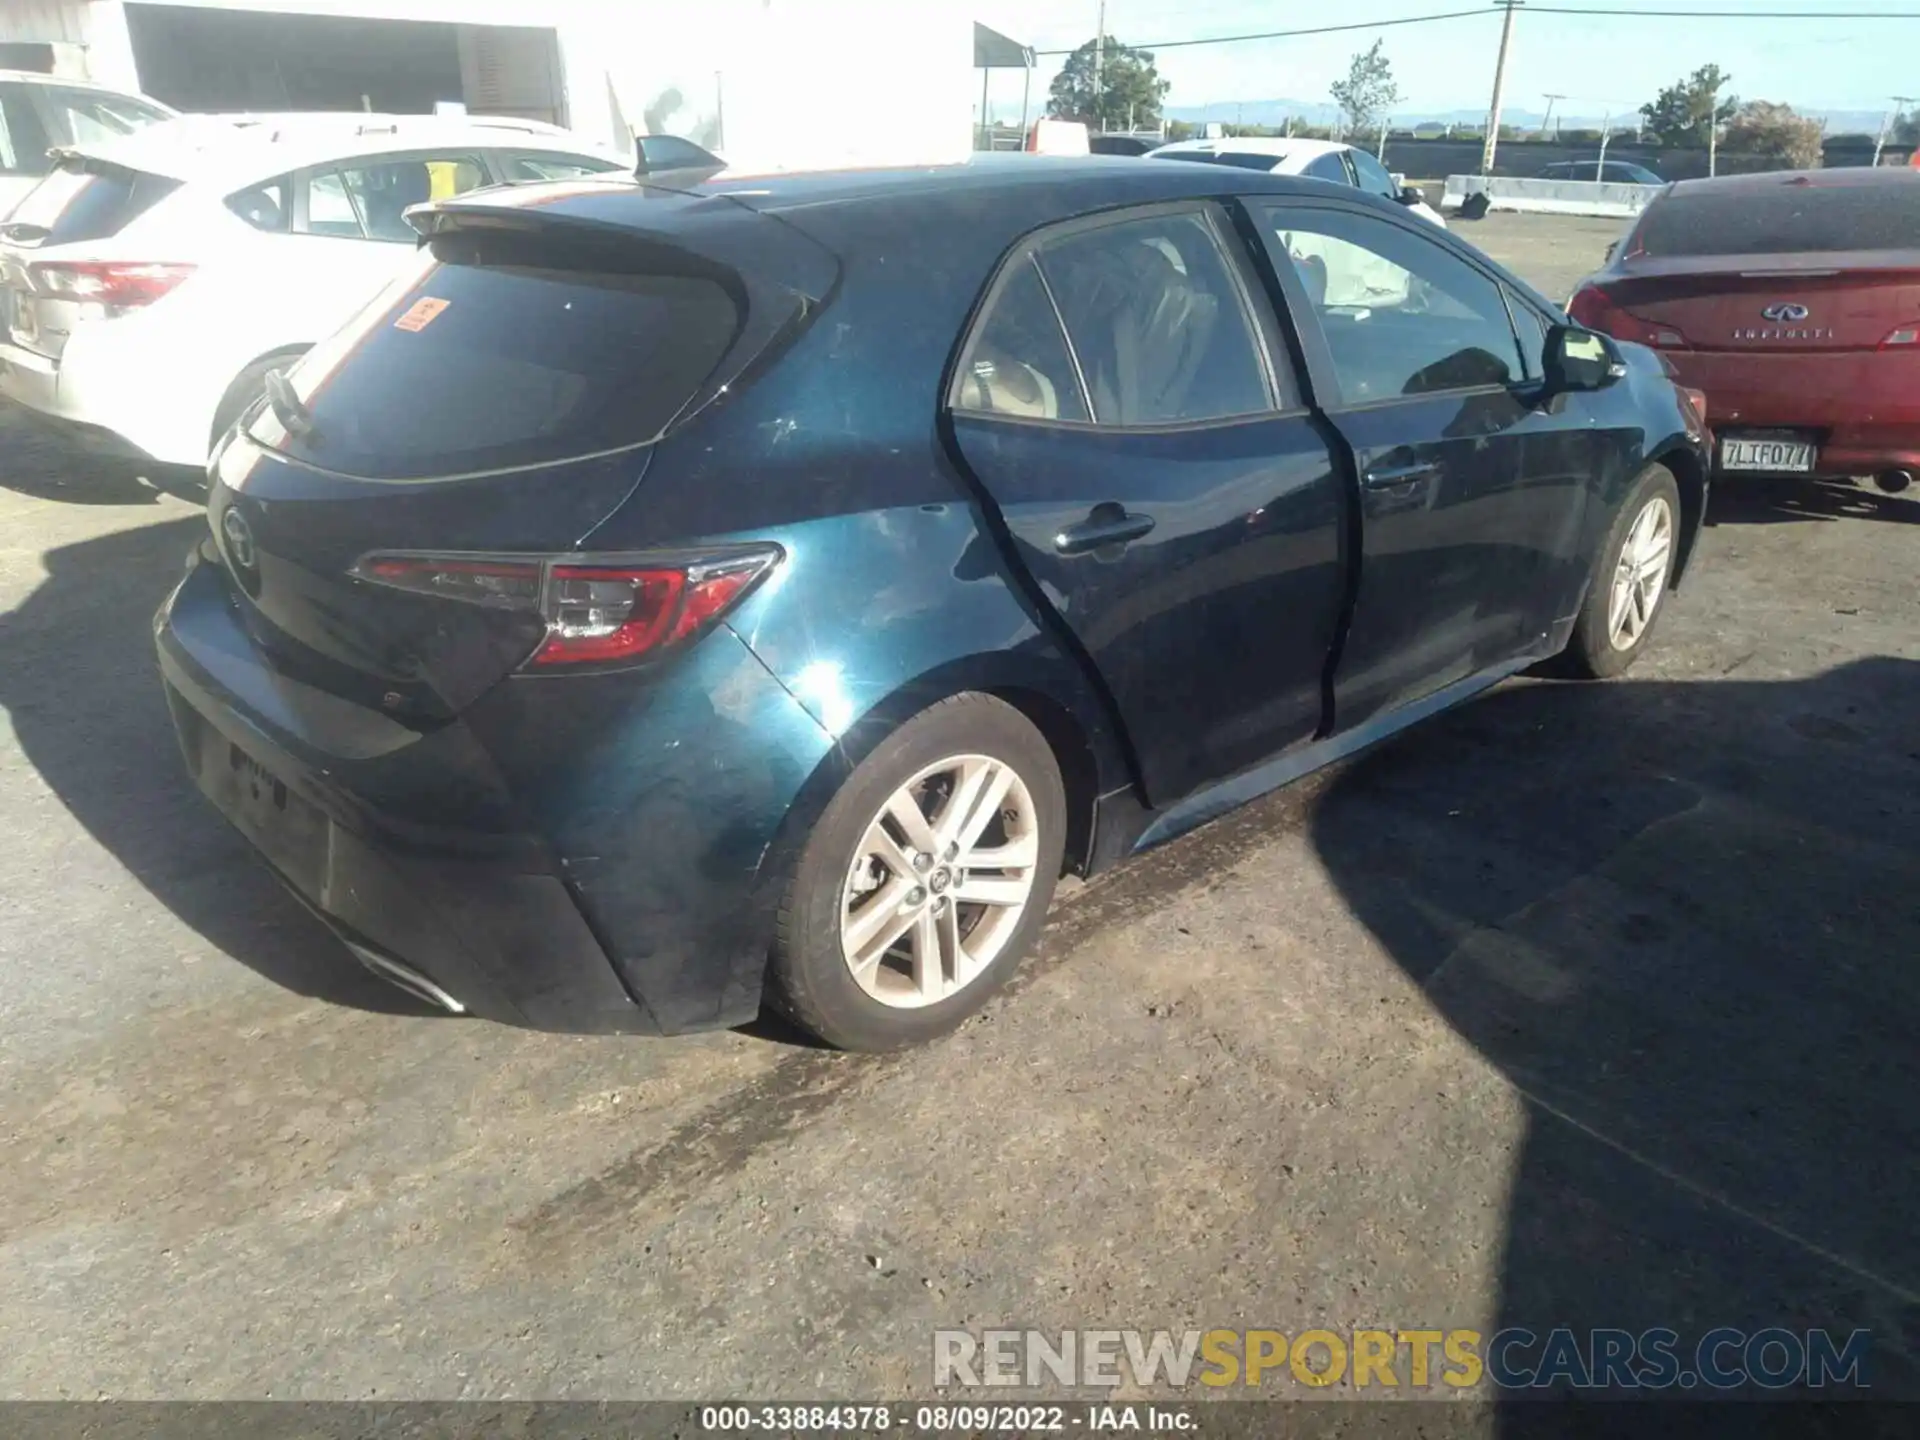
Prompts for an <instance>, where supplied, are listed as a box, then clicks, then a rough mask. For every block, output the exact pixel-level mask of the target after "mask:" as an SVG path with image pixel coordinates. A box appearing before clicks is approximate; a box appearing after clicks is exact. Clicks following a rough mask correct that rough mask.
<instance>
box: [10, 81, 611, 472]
mask: <svg viewBox="0 0 1920 1440" xmlns="http://www.w3.org/2000/svg"><path fill="white" fill-rule="evenodd" d="M55 157H56V164H55V166H54V169H53V170H52V171H51V173H49V174H48V175H47V177H46V178H45V179H44V180H42V181H41V182H40V185H39V186H38V188H36V189H35V190H34V191H32V192H31V193H30V194H29V195H28V196H27V197H26V198H25V199H23V200H22V201H21V202H20V204H19V205H18V207H17V208H16V209H15V210H14V211H13V213H12V215H11V216H10V217H8V219H7V221H6V222H5V223H4V224H0V396H5V397H6V398H8V399H10V400H13V401H16V402H18V403H20V404H21V405H24V406H26V407H27V408H29V409H30V410H33V411H38V412H39V413H40V415H41V416H42V417H44V418H45V419H47V420H49V421H51V422H53V424H54V425H55V426H56V427H57V428H58V429H60V430H61V431H63V432H64V433H65V434H67V435H68V436H69V437H70V438H72V439H74V440H77V441H80V442H82V443H84V444H86V445H87V446H88V447H89V448H93V449H100V450H105V451H108V452H109V453H121V454H125V455H128V456H129V457H130V458H135V459H144V460H148V461H157V462H160V463H161V464H164V465H178V466H188V467H192V468H194V469H203V468H204V467H205V466H206V463H207V459H208V456H209V453H210V451H211V450H212V448H213V446H214V443H215V442H216V441H217V440H218V439H219V437H220V436H221V435H223V434H224V433H225V432H226V430H227V428H228V427H229V426H230V425H231V424H232V422H233V421H234V420H235V419H237V418H238V417H239V415H240V413H241V412H242V411H244V410H245V409H246V407H247V406H248V405H249V404H250V403H251V402H252V401H253V400H254V399H255V398H256V397H257V396H258V395H259V394H260V393H261V391H262V389H263V387H264V385H265V383H266V377H267V375H268V374H269V373H270V372H271V371H273V370H276V369H280V368H283V367H285V366H287V365H289V364H291V363H292V361H293V360H294V359H295V358H297V357H298V356H299V355H300V354H302V353H303V352H304V351H306V350H308V349H309V348H311V347H312V346H313V345H315V344H316V343H318V342H319V341H321V340H324V339H325V338H326V337H327V336H329V335H331V334H332V333H333V332H334V331H335V330H337V329H339V328H340V327H341V326H342V325H343V324H345V323H346V321H347V320H349V319H351V318H352V317H353V315H354V314H355V313H357V312H358V311H359V309H360V308H361V307H362V306H363V305H365V304H366V303H367V302H368V301H369V300H371V299H372V298H373V297H374V296H375V295H376V294H378V293H379V292H380V290H382V289H383V288H384V287H385V286H386V284H387V283H388V282H389V281H390V280H391V279H392V278H393V277H394V275H395V274H396V273H397V272H398V271H400V270H402V269H404V268H405V267H406V265H407V263H408V261H409V259H410V258H411V256H412V254H413V252H414V250H415V248H416V246H417V244H418V239H419V237H418V236H417V235H415V233H414V232H413V230H412V229H411V228H410V227H409V226H408V225H407V223H406V220H405V218H404V214H405V211H406V210H407V208H408V207H409V206H411V205H414V204H418V203H421V202H423V201H427V200H433V199H442V198H445V197H447V196H450V195H458V194H462V193H464V192H466V191H469V190H474V189H478V188H480V187H482V186H487V185H497V184H516V183H533V182H538V181H546V180H571V179H584V178H590V177H597V176H601V175H622V174H627V173H631V170H632V167H633V162H632V160H630V159H625V158H622V157H621V156H619V155H617V154H616V153H615V152H614V151H613V150H612V149H611V148H608V147H602V146H599V145H596V144H595V143H594V142H592V141H589V140H585V139H583V138H581V137H579V136H576V135H573V134H570V133H569V132H567V131H564V130H561V129H559V128H557V127H555V126H551V125H543V124H540V123H538V122H535V121H522V120H506V119H502V120H491V119H480V118H473V117H434V116H376V115H298V116H297V115H273V116H257V117H238V118H236V117H223V118H216V117H206V116H201V117H185V118H181V119H176V120H167V121H163V122H161V123H159V124H157V125H152V126H149V127H148V128H146V129H144V130H141V131H139V132H138V133H136V134H133V135H129V136H126V137H124V138H121V139H115V140H110V141H104V142H101V143H98V144H80V145H73V146H68V147H65V148H61V149H57V150H56V151H55Z"/></svg>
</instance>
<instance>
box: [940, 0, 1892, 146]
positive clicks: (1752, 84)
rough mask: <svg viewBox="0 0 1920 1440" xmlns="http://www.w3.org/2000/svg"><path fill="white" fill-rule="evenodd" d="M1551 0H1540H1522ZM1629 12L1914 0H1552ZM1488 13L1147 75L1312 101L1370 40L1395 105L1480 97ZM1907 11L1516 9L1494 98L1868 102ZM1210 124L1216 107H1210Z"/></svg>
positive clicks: (1125, 31) (1223, 3) (1060, 19)
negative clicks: (1681, 16) (1722, 15)
mask: <svg viewBox="0 0 1920 1440" xmlns="http://www.w3.org/2000/svg"><path fill="white" fill-rule="evenodd" d="M1479 3H1480V0H1350V3H1348V4H1343V5H1329V4H1323V3H1310V0H1107V30H1108V33H1110V34H1112V35H1113V36H1115V37H1116V38H1117V39H1119V40H1120V41H1122V42H1123V43H1125V44H1129V45H1137V44H1151V43H1152V42H1155V41H1163V40H1174V39H1186V38H1190V37H1198V36H1204V35H1224V34H1235V33H1239V32H1244V31H1260V30H1280V29H1291V28H1294V27H1298V26H1307V25H1314V24H1344V23H1349V22H1358V21H1365V20H1372V19H1376V18H1377V19H1383V20H1384V19H1393V18H1398V17H1401V16H1408V15H1421V14H1432V13H1434V12H1437V11H1447V10H1469V9H1474V8H1476V5H1477V4H1479ZM1537 3H1541V4H1553V3H1556V0H1537ZM1558 3H1569V4H1583V3H1586V4H1609V5H1611V4H1619V5H1620V6H1621V7H1622V8H1640V9H1720V8H1725V9H1727V10H1729V11H1733V10H1735V9H1737V8H1753V9H1762V10H1764V9H1768V8H1772V9H1780V10H1845V11H1858V10H1875V11H1882V12H1889V11H1891V12H1900V11H1905V12H1908V13H1913V12H1920V0H1751V5H1750V7H1743V6H1741V5H1740V0H1558ZM975 9H976V13H977V14H978V15H979V18H980V19H982V20H984V21H986V22H987V23H988V24H990V25H995V26H996V27H997V28H1000V29H1003V30H1005V31H1006V33H1008V34H1009V35H1012V36H1013V37H1014V38H1015V39H1018V40H1024V41H1025V42H1026V43H1028V44H1030V45H1033V46H1034V47H1036V48H1038V49H1059V48H1068V47H1071V46H1074V45H1077V44H1079V43H1080V42H1082V41H1084V40H1087V39H1089V38H1091V36H1092V34H1093V30H1094V15H1095V10H1096V0H983V3H981V4H979V5H976V7H975ZM1499 24H1500V21H1499V16H1498V13H1497V12H1495V11H1493V10H1492V9H1491V8H1490V7H1489V9H1488V13H1487V14H1486V15H1484V16H1474V17H1472V18H1468V19H1462V20H1448V21H1442V22H1440V23H1438V24H1433V25H1414V26H1404V27H1395V28H1390V29H1384V30H1378V31H1365V30H1359V31H1350V32H1347V33H1344V34H1338V35H1326V36H1315V37H1307V38H1301V39H1294V40H1274V41H1259V42H1253V43H1248V44H1241V45H1218V46H1197V47H1194V48H1191V49H1175V50H1163V51H1161V52H1160V56H1159V63H1160V73H1161V74H1162V75H1163V76H1164V77H1166V78H1167V79H1168V80H1170V81H1172V82H1173V89H1172V91H1171V93H1170V94H1169V95H1168V101H1167V103H1168V104H1170V105H1200V104H1206V103H1209V102H1213V101H1231V100H1260V99H1268V98H1273V97H1277V96H1289V97H1292V98H1296V99H1300V100H1324V99H1325V98H1326V95H1327V84H1328V82H1329V81H1330V80H1332V79H1333V78H1334V77H1335V76H1336V75H1338V74H1341V73H1344V71H1345V69H1346V66H1347V62H1348V60H1349V58H1350V57H1351V56H1352V55H1353V53H1354V51H1356V50H1362V49H1365V48H1366V47H1367V46H1368V45H1370V44H1372V43H1373V40H1374V38H1375V37H1376V36H1379V37H1382V38H1384V39H1385V40H1386V53H1387V55H1388V57H1389V58H1390V59H1391V60H1392V61H1393V67H1394V73H1395V76H1396V77H1397V78H1398V80H1399V82H1400V88H1401V90H1402V92H1403V94H1404V99H1403V101H1402V108H1405V109H1408V110H1428V111H1432V110H1453V109H1471V108H1474V107H1481V108H1484V107H1485V105H1486V103H1487V98H1488V95H1489V92H1490V91H1491V89H1492V84H1493V60H1494V52H1495V49H1496V47H1497V42H1498V38H1499ZM1916 58H1920V20H1886V21H1879V22H1873V23H1868V22H1859V23H1840V24H1828V23H1826V22H1822V21H1807V20H1793V21H1788V20H1774V21H1768V20H1764V19H1749V18H1742V19H1738V20H1644V19H1624V18H1613V17H1610V18H1605V19H1600V18H1590V17H1583V16H1573V15H1544V14H1532V15H1530V14H1528V13H1527V12H1526V11H1525V10H1522V11H1521V12H1520V13H1519V14H1518V16H1517V17H1516V19H1515V23H1514V49H1513V56H1512V59H1511V61H1510V62H1509V69H1508V82H1507V97H1508V104H1509V105H1512V106H1519V107H1522V108H1525V109H1529V110H1536V111H1537V110H1541V109H1544V108H1545V105H1546V101H1545V99H1544V98H1543V95H1544V92H1546V91H1562V92H1566V93H1567V94H1568V95H1570V96H1573V97H1576V98H1574V99H1570V100H1564V101H1561V102H1560V107H1561V109H1562V111H1563V112H1564V111H1568V110H1570V111H1571V112H1572V113H1573V114H1576V115H1592V116H1598V115H1600V114H1601V113H1602V112H1603V111H1605V110H1607V109H1608V108H1610V107H1611V108H1614V109H1616V110H1631V109H1632V108H1634V107H1636V106H1638V105H1639V104H1641V103H1642V102H1644V101H1646V100H1650V99H1652V98H1653V95H1654V92H1655V91H1656V90H1658V89H1659V87H1660V86H1662V85H1665V84H1668V83H1670V82H1671V81H1673V80H1674V79H1676V78H1678V77H1679V76H1680V75H1682V74H1684V73H1687V72H1690V71H1692V70H1693V69H1695V68H1696V67H1698V66H1700V65H1703V64H1706V63H1708V62H1709V61H1711V62H1714V63H1717V64H1718V65H1720V66H1721V68H1722V69H1724V70H1727V71H1729V72H1730V73H1731V74H1732V75H1733V81H1734V83H1733V89H1734V92H1735V93H1736V94H1738V95H1739V96H1740V97H1741V98H1742V99H1765V100H1782V101H1786V102H1787V103H1789V104H1793V105H1796V106H1799V107H1801V108H1805V109H1820V110H1876V109H1880V108H1883V107H1885V106H1887V104H1888V99H1887V97H1888V96H1890V95H1892V94H1894V93H1908V92H1912V93H1920V74H1917V73H1916V69H1917V68H1920V67H1916V64H1915V61H1916ZM1058 67H1059V60H1058V59H1056V58H1043V59H1042V61H1041V69H1040V70H1039V71H1038V72H1036V74H1035V76H1034V93H1035V96H1036V108H1037V107H1038V97H1042V96H1044V95H1045V92H1046V83H1047V81H1049V80H1051V78H1052V76H1053V73H1054V72H1055V71H1056V70H1057V69H1058ZM990 106H991V108H993V109H994V110H996V111H999V112H1001V113H1008V112H1011V113H1013V114H1017V113H1018V111H1019V106H1020V80H1019V77H1018V75H1017V73H1013V72H1010V73H1005V74H999V75H996V76H995V78H994V80H993V90H992V95H991V100H990ZM1221 118H1223V119H1230V118H1232V117H1231V116H1230V115H1226V114H1223V115H1222V116H1221Z"/></svg>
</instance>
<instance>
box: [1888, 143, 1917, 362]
mask: <svg viewBox="0 0 1920 1440" xmlns="http://www.w3.org/2000/svg"><path fill="white" fill-rule="evenodd" d="M1914 153H1916V154H1920V151H1916V152H1914ZM1900 345H1920V324H1912V323H1909V324H1906V325H1902V326H1901V327H1900V328H1899V329H1898V330H1895V331H1893V332H1891V333H1890V334H1889V335H1888V336H1887V338H1886V339H1884V340H1882V341H1881V342H1880V348H1881V349H1882V350H1891V349H1893V348H1895V347H1896V346H1900Z"/></svg>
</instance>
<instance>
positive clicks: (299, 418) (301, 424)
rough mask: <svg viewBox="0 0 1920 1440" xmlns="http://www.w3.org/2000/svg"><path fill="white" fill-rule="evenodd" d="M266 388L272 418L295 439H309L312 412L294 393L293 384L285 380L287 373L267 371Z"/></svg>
mask: <svg viewBox="0 0 1920 1440" xmlns="http://www.w3.org/2000/svg"><path fill="white" fill-rule="evenodd" d="M266 388H267V405H268V407H269V408H270V409H271V410H272V411H273V418H274V419H276V420H278V421H279V422H280V423H281V424H282V425H284V426H285V427H286V430H287V433H288V434H289V435H292V436H293V437H294V438H295V439H298V440H308V439H311V438H312V436H313V431H314V423H313V411H311V410H309V409H308V408H307V406H306V402H305V401H303V400H302V399H301V398H300V397H299V395H298V394H296V393H295V392H294V388H293V382H292V381H291V380H289V379H287V372H286V371H284V370H269V371H268V372H267V387H266Z"/></svg>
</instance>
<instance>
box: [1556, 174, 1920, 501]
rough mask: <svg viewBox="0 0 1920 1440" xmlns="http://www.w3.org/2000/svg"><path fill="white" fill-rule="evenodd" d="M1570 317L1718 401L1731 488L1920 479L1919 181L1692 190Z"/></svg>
mask: <svg viewBox="0 0 1920 1440" xmlns="http://www.w3.org/2000/svg"><path fill="white" fill-rule="evenodd" d="M1568 308H1569V310H1570V311H1571V313H1572V315H1573V318H1574V319H1576V320H1577V321H1579V322H1580V323H1581V324H1583V325H1586V326H1588V327H1589V328H1591V329H1595V330H1603V331H1605V332H1606V333H1608V334H1610V335H1613V336H1615V337H1616V338H1618V339H1622V340H1634V341H1638V342H1639V343H1640V344H1643V345H1650V346H1652V347H1654V348H1655V349H1657V350H1659V351H1660V352H1661V353H1662V354H1663V355H1665V356H1666V357H1667V359H1668V361H1669V362H1670V363H1671V364H1672V366H1673V368H1674V369H1675V371H1677V372H1678V377H1679V380H1680V383H1681V384H1683V385H1686V386H1688V387H1691V388H1693V389H1696V390H1700V391H1704V392H1705V393H1706V396H1707V403H1708V405H1709V406H1710V410H1711V414H1710V419H1711V422H1712V424H1713V427H1714V430H1715V432H1716V434H1717V436H1718V444H1717V447H1716V450H1715V456H1714V462H1715V470H1716V472H1717V473H1719V474H1722V475H1729V476H1733V475H1739V474H1741V473H1757V474H1768V475H1782V474H1786V475H1824V476H1872V477H1873V478H1874V479H1875V480H1876V481H1877V482H1878V483H1879V485H1880V487H1881V488H1882V489H1884V490H1888V491H1898V490H1904V489H1905V488H1906V487H1907V486H1908V485H1910V484H1912V483H1913V476H1914V474H1915V472H1920V173H1917V172H1915V171H1913V170H1906V169H1899V170H1895V169H1879V170H1869V169H1855V170H1815V171H1805V172H1786V173H1775V174H1768V175H1740V176H1726V177H1723V178H1720V179H1716V180H1686V181H1682V182H1680V183H1679V184H1677V185H1674V186H1672V187H1671V188H1670V189H1668V190H1667V191H1666V192H1665V193H1664V194H1662V195H1661V196H1660V197H1659V198H1658V199H1656V200H1655V201H1654V202H1653V203H1652V204H1651V205H1649V206H1648V207H1647V209H1646V210H1645V211H1644V212H1643V213H1642V214H1641V216H1640V218H1639V220H1638V221H1637V222H1636V223H1635V224H1634V226H1633V228H1632V230H1631V231H1630V232H1629V233H1628V234H1627V236H1626V238H1625V239H1624V240H1623V241H1621V242H1620V244H1619V245H1617V246H1616V247H1615V248H1614V251H1613V252H1612V254H1611V255H1610V257H1609V259H1608V263H1607V266H1606V268H1605V269H1604V270H1601V271H1600V272H1599V273H1597V274H1595V275H1592V276H1590V277H1589V278H1588V279H1587V280H1586V281H1585V282H1583V283H1582V284H1581V286H1580V288H1579V290H1578V291H1577V292H1576V293H1575V295H1574V297H1573V299H1572V301H1571V302H1570V304H1569V306H1568Z"/></svg>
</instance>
